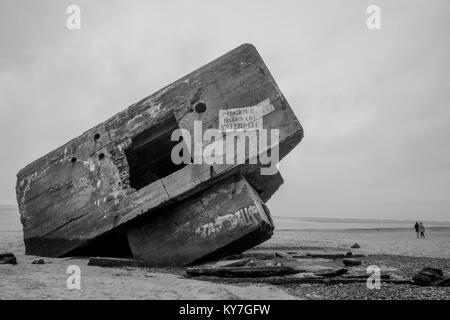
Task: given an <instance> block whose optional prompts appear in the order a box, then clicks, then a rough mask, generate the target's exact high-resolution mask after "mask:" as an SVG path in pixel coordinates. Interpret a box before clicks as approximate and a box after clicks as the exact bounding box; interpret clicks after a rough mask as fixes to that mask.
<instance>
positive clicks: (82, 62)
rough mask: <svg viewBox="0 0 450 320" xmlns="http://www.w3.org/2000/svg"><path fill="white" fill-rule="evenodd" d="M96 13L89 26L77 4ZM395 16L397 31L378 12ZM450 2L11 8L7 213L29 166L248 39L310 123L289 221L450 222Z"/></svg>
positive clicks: (1, 29) (288, 180) (294, 170)
mask: <svg viewBox="0 0 450 320" xmlns="http://www.w3.org/2000/svg"><path fill="white" fill-rule="evenodd" d="M70 4H77V5H79V6H80V8H81V29H80V30H72V31H70V30H68V29H67V28H66V19H67V17H68V14H66V8H67V6H68V5H70ZM370 4H376V5H378V6H380V8H381V30H376V31H373V30H372V31H371V30H368V29H367V27H366V19H367V14H366V8H367V6H368V5H370ZM449 9H450V2H449V1H448V0H444V1H438V0H433V1H426V0H423V1H411V0H408V1H379V0H373V1H361V0H355V1H348V0H346V1H335V0H329V1H317V0H314V1H299V0H293V1H280V0H276V1H261V0H259V1H256V0H255V1H245V0H240V1H230V0H226V1H220V2H219V1H212V0H205V1H198V0H189V1H110V0H108V1H106V0H105V1H76V0H74V1H70V2H67V1H56V0H55V1H42V0H41V1H16V0H14V1H12V0H11V1H8V0H0V134H1V136H0V150H1V160H0V161H1V166H0V204H15V203H16V200H15V190H14V189H15V183H16V173H17V171H18V170H20V169H21V168H22V167H24V166H25V165H26V164H28V163H30V162H31V161H33V160H35V159H37V158H38V157H40V156H42V155H44V154H45V153H47V152H49V151H51V150H53V149H55V148H57V147H59V146H60V145H62V144H64V143H66V142H67V141H68V140H70V139H72V138H74V137H76V136H78V135H79V134H81V133H82V132H84V131H85V130H87V129H89V128H90V127H92V126H94V125H96V124H98V123H100V122H102V121H104V120H106V119H107V118H109V117H110V116H112V115H114V114H115V113H117V112H119V111H121V110H123V109H125V108H126V107H127V106H129V105H131V104H132V103H134V102H136V101H138V100H140V99H142V98H144V97H145V96H148V95H150V94H152V93H153V92H155V91H157V90H158V89H160V88H162V87H163V86H165V85H167V84H169V83H170V82H172V81H174V80H177V79H178V78H180V77H182V76H184V75H185V74H187V73H189V72H191V71H193V70H195V69H196V68H198V67H200V66H202V65H204V64H205V63H207V62H209V61H211V60H213V59H215V58H217V57H218V56H220V55H222V54H223V53H225V52H227V51H229V50H231V49H233V48H234V47H236V46H238V45H240V44H242V43H247V42H249V43H252V44H254V45H255V46H256V48H257V49H258V51H259V53H260V54H261V56H262V58H263V59H264V61H265V62H266V64H267V66H268V68H269V70H270V71H271V73H272V74H273V76H274V78H275V80H276V81H277V83H278V85H279V87H280V88H281V90H282V92H283V93H284V95H285V96H286V98H287V100H288V101H289V103H290V105H291V107H292V108H293V109H294V112H295V113H296V115H297V117H298V118H299V119H300V122H301V123H302V125H303V127H304V130H305V137H304V140H303V141H302V142H301V143H300V145H298V146H297V148H296V149H295V150H294V151H292V152H291V153H290V154H289V155H288V156H287V157H286V158H285V159H284V160H283V162H282V163H281V164H280V169H281V173H282V174H283V177H284V179H285V184H284V185H283V186H282V187H281V188H280V190H279V191H278V193H276V195H275V196H274V198H273V199H271V200H270V201H269V203H268V205H269V207H270V209H271V211H272V214H273V215H278V216H307V217H348V218H388V219H420V220H450V196H449V191H450V127H449V124H450V105H449V101H450V80H449V79H450V59H449V57H450V43H449V38H450V19H449V16H450V10H449Z"/></svg>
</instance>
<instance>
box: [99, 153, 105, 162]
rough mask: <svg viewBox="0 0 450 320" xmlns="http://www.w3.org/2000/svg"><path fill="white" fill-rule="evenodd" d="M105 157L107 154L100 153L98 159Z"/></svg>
mask: <svg viewBox="0 0 450 320" xmlns="http://www.w3.org/2000/svg"><path fill="white" fill-rule="evenodd" d="M104 158H105V154H104V153H100V154H99V155H98V160H100V161H101V160H103V159H104Z"/></svg>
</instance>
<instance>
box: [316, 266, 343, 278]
mask: <svg viewBox="0 0 450 320" xmlns="http://www.w3.org/2000/svg"><path fill="white" fill-rule="evenodd" d="M347 271H348V270H347V269H345V268H342V269H336V270H333V271H326V272H317V273H314V275H316V276H321V277H328V278H331V277H338V276H342V275H343V274H346V273H347Z"/></svg>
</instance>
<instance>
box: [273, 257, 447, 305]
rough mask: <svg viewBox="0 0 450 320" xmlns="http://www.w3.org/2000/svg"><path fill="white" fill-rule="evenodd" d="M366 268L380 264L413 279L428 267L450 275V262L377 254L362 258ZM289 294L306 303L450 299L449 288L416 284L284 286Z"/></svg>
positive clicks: (282, 286) (439, 259) (440, 259)
mask: <svg viewBox="0 0 450 320" xmlns="http://www.w3.org/2000/svg"><path fill="white" fill-rule="evenodd" d="M362 260H363V261H364V264H363V266H368V265H379V266H389V267H390V268H393V269H398V270H395V271H392V272H390V273H391V274H394V275H398V276H400V277H402V278H407V279H410V278H412V276H413V275H414V274H415V273H416V272H418V271H420V270H421V269H422V268H423V267H425V266H430V267H435V268H440V269H442V270H443V271H444V274H447V275H448V274H450V259H442V258H423V257H407V256H391V255H374V256H368V257H365V258H363V259H362ZM280 287H281V288H283V289H284V290H286V291H287V292H288V293H290V294H292V295H294V296H296V297H298V298H300V299H307V300H450V287H421V286H417V285H413V284H411V285H410V284H386V283H385V284H383V281H382V282H381V288H380V289H368V288H367V286H366V283H350V284H333V285H325V284H283V285H281V286H280Z"/></svg>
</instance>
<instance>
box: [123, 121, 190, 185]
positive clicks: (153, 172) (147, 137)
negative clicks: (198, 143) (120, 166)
mask: <svg viewBox="0 0 450 320" xmlns="http://www.w3.org/2000/svg"><path fill="white" fill-rule="evenodd" d="M175 129H178V123H177V121H176V120H175V117H171V118H170V119H168V120H166V121H163V122H161V123H158V124H157V125H155V126H153V127H151V128H149V129H147V130H146V131H144V132H142V133H140V134H139V135H137V136H135V137H134V138H133V139H132V142H131V146H130V147H129V148H128V149H127V150H125V155H126V157H127V160H128V166H129V168H130V186H131V187H132V188H134V189H136V190H139V189H141V188H143V187H145V186H147V185H149V184H150V183H152V182H153V181H156V180H159V179H162V178H164V177H166V176H168V175H170V174H171V173H173V172H175V171H178V170H180V169H181V168H183V167H184V166H185V165H186V164H184V163H181V164H179V165H176V164H174V163H173V162H172V158H171V152H172V149H173V147H174V146H175V145H177V144H178V143H179V142H180V141H181V140H180V141H171V139H170V138H171V136H172V132H173V131H174V130H175Z"/></svg>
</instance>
